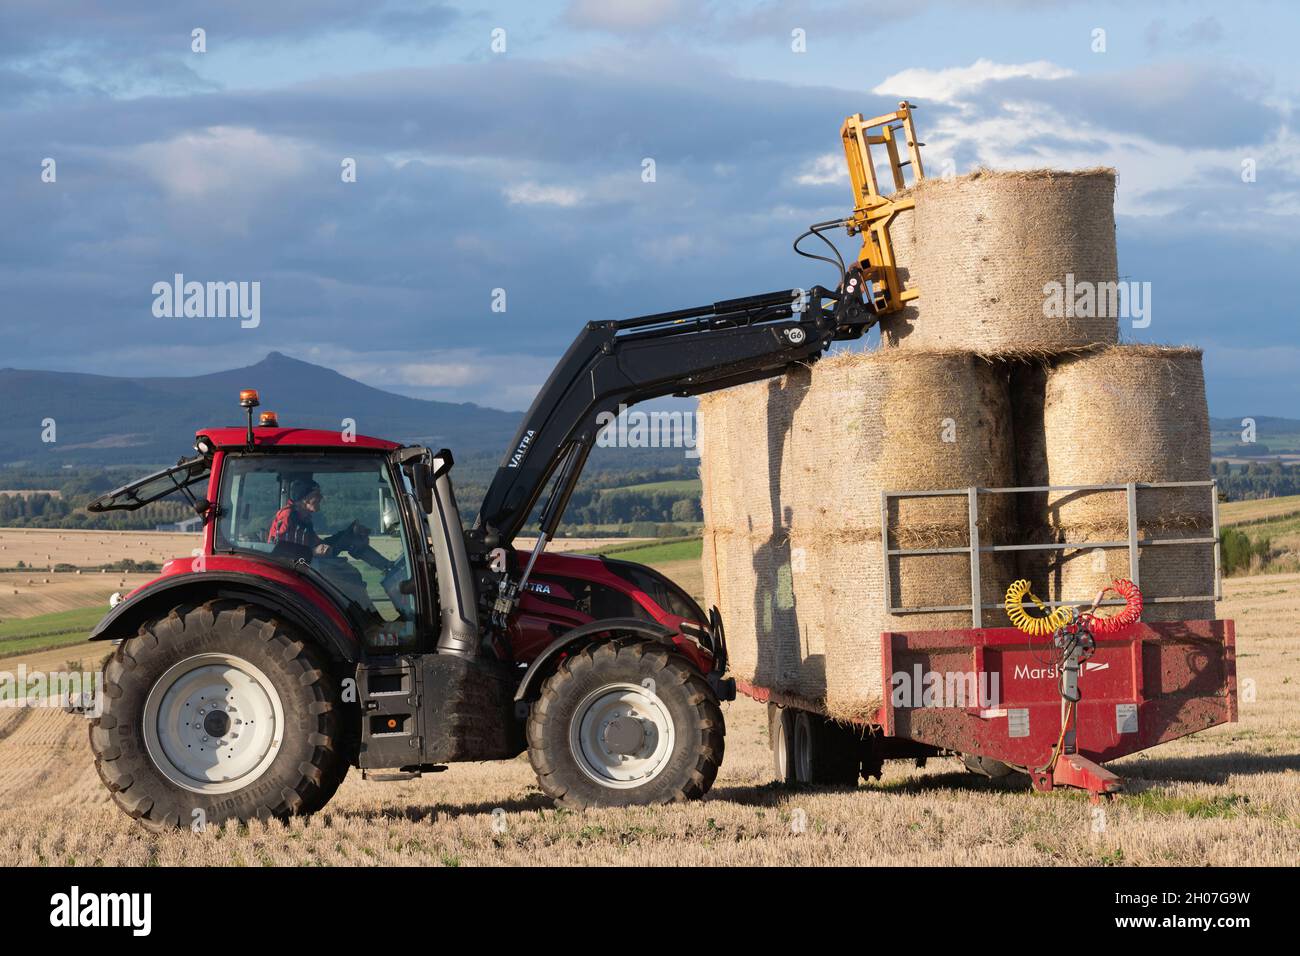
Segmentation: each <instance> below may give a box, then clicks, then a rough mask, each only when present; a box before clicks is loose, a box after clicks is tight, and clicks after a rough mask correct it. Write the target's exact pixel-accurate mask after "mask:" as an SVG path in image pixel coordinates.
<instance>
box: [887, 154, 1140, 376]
mask: <svg viewBox="0 0 1300 956" xmlns="http://www.w3.org/2000/svg"><path fill="white" fill-rule="evenodd" d="M910 192H911V195H912V196H914V197H915V200H916V206H915V210H914V211H913V212H912V213H911V215H910V216H908V217H905V216H904V215H902V214H900V215H898V216H896V217H895V219H894V224H893V227H892V229H891V234H890V235H891V239H892V240H893V244H894V245H895V246H896V247H897V248H896V249H895V254H896V256H897V257H899V258H907V259H908V271H909V279H908V281H909V283H910V284H911V285H912V286H915V287H916V288H918V289H919V290H920V298H919V299H918V300H917V301H916V302H914V303H912V307H911V308H909V309H907V310H905V311H903V312H899V313H896V314H894V315H891V316H886V317H885V318H884V319H883V320H882V322H881V328H882V330H883V333H884V337H885V342H886V344H889V345H899V346H904V347H916V348H960V349H966V350H969V351H972V352H977V353H980V354H983V355H994V356H1008V355H1016V354H1019V355H1050V354H1054V353H1056V352H1060V351H1064V350H1068V349H1074V348H1080V347H1085V346H1089V345H1095V344H1110V343H1114V342H1115V341H1116V340H1117V338H1118V334H1119V323H1118V319H1117V312H1116V310H1115V304H1116V297H1117V296H1118V285H1117V283H1118V278H1119V266H1118V260H1117V257H1116V250H1115V213H1114V197H1115V171H1114V170H1113V169H1086V170H1081V171H1078V172H1062V171H1057V170H1045V169H1043V170H1030V171H1025V172H994V171H991V170H987V169H980V170H977V171H975V172H973V173H970V174H968V175H966V176H958V177H956V178H951V179H924V180H922V181H921V182H920V183H918V184H917V185H916V186H914V187H913V188H912V189H911V191H910ZM1049 283H1057V284H1059V289H1060V294H1059V295H1056V296H1053V295H1052V294H1049V292H1048V284H1049ZM1069 289H1073V290H1078V291H1077V293H1076V295H1073V296H1071V295H1068V294H1067V290H1069ZM1085 290H1086V291H1085ZM1053 303H1059V305H1060V309H1059V314H1056V313H1055V312H1054V311H1053V310H1052V309H1051V308H1050V306H1051V304H1053Z"/></svg>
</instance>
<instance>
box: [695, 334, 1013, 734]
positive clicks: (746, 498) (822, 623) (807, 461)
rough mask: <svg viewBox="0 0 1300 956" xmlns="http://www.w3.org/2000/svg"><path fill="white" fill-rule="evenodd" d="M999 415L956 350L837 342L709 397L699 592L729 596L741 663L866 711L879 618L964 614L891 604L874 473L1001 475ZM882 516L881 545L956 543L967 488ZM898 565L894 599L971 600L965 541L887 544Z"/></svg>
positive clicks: (1005, 515) (988, 511) (996, 527)
mask: <svg viewBox="0 0 1300 956" xmlns="http://www.w3.org/2000/svg"><path fill="white" fill-rule="evenodd" d="M1009 421H1010V415H1009V408H1008V402H1007V388H1006V382H1005V379H1004V377H1003V376H1002V375H1001V374H1000V373H999V371H998V369H997V368H996V367H995V366H994V365H992V364H991V363H989V362H987V361H985V360H983V359H981V358H979V357H977V356H974V355H972V354H970V353H967V352H956V351H945V352H937V351H915V352H910V351H903V350H889V351H881V352H876V353H857V354H846V355H840V356H836V357H833V358H829V359H824V360H822V361H820V362H818V363H816V364H815V365H813V366H812V368H811V369H809V368H803V367H801V368H796V369H795V370H793V371H791V372H790V373H789V374H787V375H786V376H784V377H783V378H781V379H776V380H771V381H766V382H755V383H752V384H749V385H744V386H741V387H739V388H735V389H729V390H727V391H726V392H720V393H715V394H713V395H708V396H705V397H704V398H702V399H701V402H700V429H701V434H702V435H703V437H704V455H703V465H704V470H703V477H704V513H705V514H704V517H705V541H704V556H703V564H704V576H705V593H706V596H707V597H708V598H709V600H711V601H713V602H715V603H718V605H719V607H720V608H722V610H723V614H724V616H725V620H726V624H727V633H728V635H729V645H730V648H731V654H732V661H731V665H732V670H733V672H735V673H736V674H737V675H738V676H740V677H742V678H743V679H745V680H748V681H752V682H753V683H755V684H758V685H760V686H765V687H774V688H778V689H780V690H782V691H784V692H786V693H792V694H796V695H799V696H801V697H806V698H809V699H816V700H824V701H825V702H826V705H827V707H828V708H829V709H830V710H831V712H832V713H834V714H835V715H836V716H840V717H846V718H847V717H869V716H871V715H872V714H873V713H874V711H875V708H876V707H878V706H879V704H880V700H881V695H882V690H883V687H884V676H883V673H882V670H881V650H880V635H881V632H883V631H891V630H893V631H901V630H925V629H935V628H949V627H969V626H970V622H971V616H970V613H969V612H968V611H938V612H921V613H908V614H892V613H890V611H889V609H888V608H887V607H886V603H885V602H886V595H885V587H884V582H885V580H886V578H885V570H884V561H885V557H884V550H883V543H882V541H881V528H882V520H881V491H883V490H886V489H888V490H893V491H897V490H913V489H922V488H929V489H936V488H956V487H966V486H968V485H972V484H974V485H983V486H1002V485H1006V484H1008V483H1010V481H1011V479H1012V476H1013V474H1014V456H1013V451H1014V448H1013V444H1012V440H1011V435H1010V432H1009V428H1008V426H1009ZM982 505H983V507H982V510H981V519H980V529H979V530H980V535H981V538H982V540H984V541H999V540H1004V539H1003V538H1002V537H1001V535H1002V534H1003V532H1004V531H1005V529H1006V528H1007V527H1009V526H1010V524H1011V522H1010V519H1009V510H1010V505H1011V503H1010V502H1009V501H1008V500H1007V499H1006V498H1005V497H1001V496H989V497H988V498H986V500H985V501H984V502H983V503H982ZM886 527H887V529H888V531H889V541H888V545H889V547H890V549H900V548H908V549H910V548H952V547H964V546H966V545H967V543H968V541H969V521H968V517H967V507H966V500H965V498H907V499H896V500H894V502H893V504H892V505H891V507H890V514H889V518H888V523H887V525H886ZM1011 568H1012V565H1011V564H1010V562H1009V561H1008V560H1007V559H1006V557H1005V556H1003V555H986V556H985V557H984V558H983V560H982V562H981V572H982V574H981V583H982V585H983V594H982V595H981V602H982V603H992V602H995V601H997V600H999V599H1000V597H1001V590H1002V589H1005V586H1006V581H1007V580H1008V574H1009V573H1011ZM890 571H891V574H890V579H891V580H892V581H893V582H894V585H895V590H894V593H893V594H892V595H889V598H890V600H891V601H892V606H893V607H897V608H918V607H933V606H942V605H952V604H958V605H960V604H964V603H968V602H969V600H970V587H971V578H970V565H969V561H968V558H967V557H966V555H964V554H941V555H896V556H892V557H891V558H890ZM990 617H991V618H992V620H990V621H988V623H992V624H998V623H1003V619H1002V618H1001V617H1000V615H999V614H993V615H990ZM731 635H734V637H732V636H731Z"/></svg>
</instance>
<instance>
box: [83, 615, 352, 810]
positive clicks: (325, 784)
mask: <svg viewBox="0 0 1300 956" xmlns="http://www.w3.org/2000/svg"><path fill="white" fill-rule="evenodd" d="M103 697H104V706H103V713H102V714H101V715H100V717H99V718H98V719H96V720H95V721H94V722H93V723H92V724H91V728H90V744H91V749H92V750H93V751H94V754H95V767H96V769H97V770H98V771H99V776H100V779H101V780H103V782H104V785H105V786H106V787H108V789H109V791H110V792H111V793H112V796H113V801H114V802H115V803H116V804H117V805H118V806H119V807H120V808H121V809H122V810H124V811H125V812H126V813H127V814H129V815H130V816H131V817H132V818H134V819H135V820H137V821H138V822H139V823H141V824H142V825H143V826H144V827H145V828H147V829H149V830H152V831H155V832H161V831H165V830H169V829H173V828H176V827H193V826H195V825H196V824H202V825H206V824H215V823H221V822H223V821H226V820H249V819H253V818H262V819H268V818H281V819H283V818H285V817H288V816H292V815H294V814H302V813H311V812H313V811H315V810H318V809H320V808H321V807H323V806H324V805H325V804H326V802H328V801H329V799H330V797H332V796H333V795H334V792H335V791H336V790H337V789H338V786H339V784H340V783H342V781H343V777H344V776H345V775H346V774H347V771H348V764H347V761H346V760H344V759H343V758H342V756H341V739H340V735H341V731H342V727H341V726H340V719H339V714H340V709H339V704H338V699H339V697H338V687H337V684H336V682H335V680H334V678H333V676H332V675H331V674H330V673H329V670H328V668H327V667H326V665H325V660H324V658H323V656H322V655H321V654H320V653H319V652H318V651H317V649H316V648H315V646H314V645H312V644H311V643H310V642H309V641H307V640H305V639H304V638H303V636H302V635H301V634H300V633H298V632H297V631H296V630H295V629H293V628H291V627H289V626H288V625H286V624H285V623H284V622H282V621H279V620H278V619H276V618H275V617H273V616H272V615H271V614H270V613H269V612H267V611H265V610H264V609H261V608H257V607H254V606H252V605H248V604H243V603H240V602H237V601H231V600H222V601H209V602H208V603H206V604H202V605H199V606H182V607H177V608H173V609H172V611H171V612H170V613H169V614H168V615H167V616H166V617H164V618H161V619H158V620H155V621H152V622H150V623H148V624H146V625H144V626H143V627H141V628H140V632H139V634H138V635H137V636H135V637H133V638H130V639H129V640H126V641H124V642H123V643H122V644H121V645H119V646H118V648H117V651H116V652H115V653H114V655H113V657H112V659H111V660H110V661H109V663H108V665H107V667H106V668H105V671H104V695H103Z"/></svg>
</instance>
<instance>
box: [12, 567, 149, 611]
mask: <svg viewBox="0 0 1300 956" xmlns="http://www.w3.org/2000/svg"><path fill="white" fill-rule="evenodd" d="M153 577H154V575H152V574H123V573H122V572H121V571H109V572H107V573H106V574H100V573H99V572H98V571H95V572H90V571H87V572H85V573H83V574H77V573H76V572H73V571H56V572H53V573H51V572H49V571H12V572H9V573H5V574H0V622H4V621H10V620H13V619H15V618H24V617H36V616H37V615H40V614H53V613H55V612H57V611H70V610H74V609H76V608H81V607H92V606H93V607H101V608H103V609H104V613H105V614H107V613H108V599H109V597H110V596H111V595H112V594H113V592H114V591H120V592H121V593H123V594H126V593H128V592H129V591H133V590H135V589H136V588H138V587H139V586H140V585H142V584H144V583H145V582H147V581H149V580H150V579H151V578H153Z"/></svg>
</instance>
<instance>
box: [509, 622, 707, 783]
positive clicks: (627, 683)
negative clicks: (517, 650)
mask: <svg viewBox="0 0 1300 956" xmlns="http://www.w3.org/2000/svg"><path fill="white" fill-rule="evenodd" d="M527 730H528V759H529V761H530V762H531V763H532V765H533V770H534V771H536V773H537V780H538V783H539V785H540V786H541V788H542V790H543V792H545V793H546V794H547V795H548V796H550V797H551V798H553V799H554V800H555V801H556V802H557V803H559V804H562V805H564V806H566V807H573V808H581V807H590V806H605V807H623V806H633V805H640V804H651V803H671V802H674V801H681V800H692V799H697V798H699V797H702V796H704V794H705V793H707V792H708V790H709V788H710V787H711V786H712V785H713V781H714V779H715V778H716V777H717V774H718V767H719V766H720V765H721V764H722V754H723V740H724V734H725V728H724V725H723V719H722V710H721V708H720V707H719V706H718V700H717V697H716V696H715V695H714V693H713V691H712V689H711V688H710V687H709V685H708V683H707V682H706V681H705V680H704V678H703V677H702V676H701V675H700V674H699V672H698V671H697V670H696V669H695V668H694V667H693V666H692V665H691V664H690V663H689V662H688V661H686V660H685V659H684V658H682V657H681V656H679V655H678V654H675V653H672V652H671V651H669V650H668V649H667V648H665V647H663V646H662V645H659V644H654V643H650V642H647V641H643V640H639V639H620V640H613V641H606V642H603V643H600V644H596V645H589V646H588V647H586V648H584V649H583V650H582V651H580V652H579V653H577V654H574V655H573V656H571V657H568V658H565V660H564V661H563V662H562V663H561V664H560V666H559V668H558V669H557V670H556V672H555V673H554V674H552V675H551V676H550V677H549V678H548V679H547V680H546V682H545V683H544V684H543V685H542V689H541V696H540V697H539V698H538V700H537V701H536V703H534V704H533V706H532V708H531V710H530V712H529V715H528V728H527Z"/></svg>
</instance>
